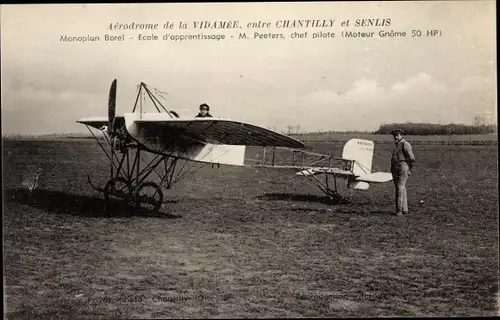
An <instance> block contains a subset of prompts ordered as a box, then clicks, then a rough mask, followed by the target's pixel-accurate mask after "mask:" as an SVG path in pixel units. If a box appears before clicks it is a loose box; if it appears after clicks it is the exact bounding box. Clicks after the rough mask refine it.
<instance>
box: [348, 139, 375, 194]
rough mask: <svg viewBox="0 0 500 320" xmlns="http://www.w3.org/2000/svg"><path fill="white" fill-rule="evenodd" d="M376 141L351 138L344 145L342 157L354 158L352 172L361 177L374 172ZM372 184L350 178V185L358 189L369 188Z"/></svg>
mask: <svg viewBox="0 0 500 320" xmlns="http://www.w3.org/2000/svg"><path fill="white" fill-rule="evenodd" d="M374 148H375V147H374V143H373V141H370V140H362V139H351V140H349V141H347V142H346V144H345V145H344V150H343V151H342V158H344V159H347V160H354V164H353V168H352V172H353V173H354V174H355V175H357V176H359V177H360V178H361V177H364V176H368V175H370V174H371V172H372V161H373V150H374ZM369 186H370V184H369V183H368V181H360V180H358V179H355V180H349V181H348V187H349V188H352V189H356V190H367V189H368V188H369Z"/></svg>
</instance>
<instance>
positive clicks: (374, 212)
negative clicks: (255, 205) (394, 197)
mask: <svg viewBox="0 0 500 320" xmlns="http://www.w3.org/2000/svg"><path fill="white" fill-rule="evenodd" d="M290 210H291V211H302V212H313V211H314V212H318V213H326V214H328V213H333V214H337V213H340V214H347V215H350V214H357V215H365V216H394V217H396V216H395V215H394V212H393V211H391V210H383V209H370V208H364V207H362V206H358V207H349V208H343V209H338V208H335V209H334V210H333V209H328V210H325V209H311V208H291V209H290ZM399 218H407V217H399Z"/></svg>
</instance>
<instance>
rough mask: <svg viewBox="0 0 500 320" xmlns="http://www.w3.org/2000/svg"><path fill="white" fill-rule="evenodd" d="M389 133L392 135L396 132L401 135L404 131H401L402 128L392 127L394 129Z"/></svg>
mask: <svg viewBox="0 0 500 320" xmlns="http://www.w3.org/2000/svg"><path fill="white" fill-rule="evenodd" d="M391 134H392V135H393V136H397V135H398V134H401V135H403V134H405V132H404V131H403V129H394V130H392V131H391Z"/></svg>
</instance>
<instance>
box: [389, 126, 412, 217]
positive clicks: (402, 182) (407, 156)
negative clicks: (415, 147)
mask: <svg viewBox="0 0 500 320" xmlns="http://www.w3.org/2000/svg"><path fill="white" fill-rule="evenodd" d="M391 134H392V136H393V137H394V143H395V145H394V150H393V151H392V158H391V173H392V179H393V181H394V186H395V188H396V199H395V204H396V215H398V216H401V215H406V214H408V198H407V197H406V181H407V180H408V177H409V176H410V175H411V170H412V168H413V163H414V162H415V156H414V155H413V151H412V150H411V144H410V143H409V142H408V141H405V139H403V134H404V132H403V130H401V129H398V130H393V131H392V132H391Z"/></svg>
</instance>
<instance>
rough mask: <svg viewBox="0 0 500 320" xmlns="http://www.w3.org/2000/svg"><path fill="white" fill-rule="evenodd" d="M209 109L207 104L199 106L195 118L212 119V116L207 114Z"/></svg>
mask: <svg viewBox="0 0 500 320" xmlns="http://www.w3.org/2000/svg"><path fill="white" fill-rule="evenodd" d="M209 111H210V107H209V106H208V104H206V103H204V104H201V105H200V112H199V113H198V114H197V115H196V117H195V118H212V115H211V114H210V113H209Z"/></svg>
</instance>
